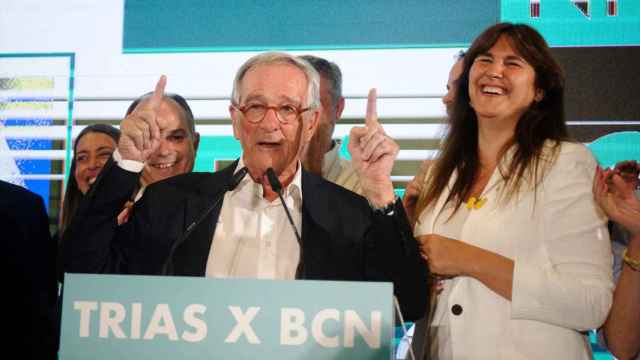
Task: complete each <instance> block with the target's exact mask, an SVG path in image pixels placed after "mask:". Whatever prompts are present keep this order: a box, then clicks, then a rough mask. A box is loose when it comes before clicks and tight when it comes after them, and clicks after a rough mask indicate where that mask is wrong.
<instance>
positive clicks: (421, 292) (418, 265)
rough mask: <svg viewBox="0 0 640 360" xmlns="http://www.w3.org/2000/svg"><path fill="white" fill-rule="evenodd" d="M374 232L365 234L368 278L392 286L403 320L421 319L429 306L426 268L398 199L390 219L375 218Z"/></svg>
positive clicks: (383, 217)
mask: <svg viewBox="0 0 640 360" xmlns="http://www.w3.org/2000/svg"><path fill="white" fill-rule="evenodd" d="M372 216H373V224H374V225H373V229H372V231H371V232H370V233H369V234H368V237H369V238H368V239H367V244H369V246H370V247H371V248H370V249H368V250H369V251H368V258H367V261H366V264H367V272H368V276H367V277H368V278H370V279H372V280H379V281H391V282H393V293H394V295H395V296H396V298H397V300H398V303H399V305H400V310H401V311H402V315H403V317H404V319H405V320H407V321H413V320H417V319H420V318H422V317H423V316H424V314H425V312H426V310H427V304H429V291H428V289H429V285H428V279H429V277H428V273H429V270H428V268H427V264H426V263H425V261H424V259H423V258H422V256H420V251H419V249H418V243H417V241H416V240H415V238H414V237H413V233H412V231H411V226H410V225H409V222H408V220H407V216H406V214H405V212H404V207H403V206H402V201H401V200H400V199H399V198H398V199H396V203H395V210H394V213H393V215H390V216H385V215H379V214H374V215H372Z"/></svg>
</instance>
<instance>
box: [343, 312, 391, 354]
mask: <svg viewBox="0 0 640 360" xmlns="http://www.w3.org/2000/svg"><path fill="white" fill-rule="evenodd" d="M381 325H382V313H381V312H380V311H372V312H371V330H369V329H368V328H367V326H366V325H365V324H364V321H362V319H361V318H360V316H358V313H356V312H355V311H353V310H347V311H345V312H344V346H345V347H353V339H354V337H355V330H356V329H357V330H358V333H359V334H360V335H361V336H362V338H363V339H364V341H365V342H366V343H367V345H369V347H370V348H372V349H378V348H380V335H381V334H380V329H381Z"/></svg>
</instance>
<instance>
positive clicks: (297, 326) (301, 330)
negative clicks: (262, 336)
mask: <svg viewBox="0 0 640 360" xmlns="http://www.w3.org/2000/svg"><path fill="white" fill-rule="evenodd" d="M307 336H308V332H307V329H305V327H304V311H302V310H301V309H298V308H282V310H281V311H280V344H281V345H301V344H304V343H305V342H306V341H307Z"/></svg>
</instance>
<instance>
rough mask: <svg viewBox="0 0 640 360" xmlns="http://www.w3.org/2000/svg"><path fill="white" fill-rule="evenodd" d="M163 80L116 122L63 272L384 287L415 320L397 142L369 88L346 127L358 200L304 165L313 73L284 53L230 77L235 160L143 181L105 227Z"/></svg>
mask: <svg viewBox="0 0 640 360" xmlns="http://www.w3.org/2000/svg"><path fill="white" fill-rule="evenodd" d="M165 83H166V78H165V77H162V78H161V79H160V81H159V82H158V85H157V86H156V91H155V94H154V95H153V97H152V99H151V100H150V101H148V102H147V107H146V108H145V109H143V110H144V111H140V112H139V114H140V116H138V117H137V118H131V119H130V118H127V119H125V120H124V121H123V123H122V125H121V130H122V137H121V141H120V143H119V146H118V149H117V153H116V155H115V156H114V158H116V159H118V161H117V162H113V164H112V165H111V166H107V167H105V169H104V170H103V172H102V174H101V175H100V177H101V178H99V179H98V181H97V182H96V189H95V191H93V192H92V194H90V195H89V196H87V200H86V201H85V202H84V203H83V206H84V211H79V212H80V213H81V214H84V215H83V216H84V219H83V221H82V224H83V226H82V228H81V229H78V231H77V233H75V234H73V235H72V238H73V239H74V240H75V241H74V246H73V247H72V248H71V249H72V253H71V254H68V255H69V256H72V257H73V258H75V259H77V261H74V262H73V264H74V266H73V267H72V268H68V269H66V270H67V271H68V272H93V273H126V274H175V275H190V276H209V277H224V278H227V277H243V278H247V277H248V278H261V279H322V280H356V281H390V282H393V283H394V293H395V295H396V296H397V298H398V300H399V303H400V307H401V310H402V312H403V315H404V316H405V317H406V318H408V319H416V318H419V317H421V316H422V315H423V313H424V310H425V309H426V304H427V300H428V294H427V289H426V286H424V284H425V283H426V281H427V280H426V279H427V268H426V265H425V263H424V261H423V260H422V258H421V257H420V255H419V251H418V247H417V243H416V241H415V239H414V238H413V236H412V234H411V229H410V226H409V224H408V222H407V219H406V216H405V214H404V210H403V208H402V204H401V202H400V201H399V199H397V197H396V196H395V195H394V192H393V186H392V183H391V180H390V173H391V168H392V166H393V162H394V160H395V157H396V155H397V152H398V146H397V144H396V143H395V142H394V141H393V140H392V139H391V138H389V137H388V136H386V134H385V133H384V130H383V128H382V126H381V125H380V124H379V123H378V121H377V117H376V111H375V91H372V92H371V94H370V98H369V104H368V108H367V123H366V126H364V127H355V128H354V129H353V130H352V132H351V139H352V140H351V142H350V143H351V144H350V151H351V153H352V158H353V162H354V167H355V168H356V169H357V170H358V172H359V175H360V176H361V178H362V187H363V194H364V195H365V197H366V198H364V197H361V196H359V195H356V194H355V193H352V192H350V191H348V190H346V189H344V188H342V187H340V186H338V185H335V184H333V183H330V182H328V181H326V180H324V179H322V178H321V177H318V176H316V175H313V174H311V173H308V172H306V171H305V170H304V169H303V168H302V165H301V163H300V154H301V152H302V149H303V147H304V145H305V144H306V143H307V142H308V141H309V139H310V138H311V137H312V136H313V133H314V131H315V129H316V127H317V124H318V118H319V115H320V114H319V103H320V100H319V76H318V73H317V72H316V71H315V70H314V69H313V67H312V66H311V65H309V64H308V63H307V62H306V61H305V60H302V59H300V58H297V57H293V56H290V55H287V54H282V53H264V54H260V55H257V56H255V57H253V58H251V59H249V60H248V61H247V62H246V63H245V64H244V65H242V67H241V68H240V69H239V70H238V73H237V74H236V78H235V81H234V86H233V94H232V99H231V105H230V107H229V111H230V114H231V119H232V122H233V131H234V135H235V137H236V138H237V139H238V140H239V141H240V143H241V145H242V150H243V153H242V157H241V158H240V159H238V161H236V162H234V163H233V164H232V165H230V166H229V167H227V168H225V169H223V170H220V171H218V172H215V173H212V174H211V173H192V174H186V175H181V176H177V177H173V178H171V179H169V180H166V181H163V182H159V183H156V184H154V185H152V186H150V187H149V188H148V189H147V191H146V193H145V196H144V197H143V198H142V200H141V201H140V202H138V203H136V204H135V207H134V210H133V211H134V213H135V216H134V217H133V220H132V221H130V222H129V223H127V224H126V226H125V227H123V228H122V229H118V231H117V232H115V229H114V226H113V219H108V218H106V217H103V216H101V214H107V213H109V211H104V210H105V209H108V208H109V206H112V204H119V203H121V202H119V200H118V199H120V198H125V197H126V196H127V189H128V188H131V187H133V186H134V185H135V183H136V181H137V179H138V177H139V176H140V174H139V173H138V172H135V171H128V170H127V169H128V168H130V170H131V168H136V167H137V168H139V165H138V166H132V165H136V164H137V163H138V164H139V163H141V162H144V161H145V160H146V159H147V156H148V154H149V153H151V152H152V151H153V149H154V147H155V146H157V136H158V128H157V124H156V123H155V105H156V104H155V100H154V99H155V98H158V99H159V98H161V96H162V93H163V92H164V86H165ZM245 172H246V176H245ZM231 183H233V184H231ZM283 205H284V208H283ZM285 210H286V211H285Z"/></svg>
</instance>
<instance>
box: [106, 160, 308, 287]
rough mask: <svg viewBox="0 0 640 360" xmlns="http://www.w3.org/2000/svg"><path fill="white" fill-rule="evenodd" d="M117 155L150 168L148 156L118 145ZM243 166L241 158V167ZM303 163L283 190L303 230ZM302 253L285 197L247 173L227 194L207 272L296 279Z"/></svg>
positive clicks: (124, 163) (135, 167) (126, 165)
mask: <svg viewBox="0 0 640 360" xmlns="http://www.w3.org/2000/svg"><path fill="white" fill-rule="evenodd" d="M113 158H114V161H116V163H117V164H118V166H120V167H121V168H123V169H124V170H127V171H131V172H141V171H142V169H143V168H144V163H142V162H139V161H135V160H123V159H122V156H121V155H120V153H119V152H118V150H117V149H116V150H115V151H114V153H113ZM243 167H244V162H243V160H242V158H240V161H239V163H238V166H237V167H236V171H238V170H239V169H242V168H243ZM301 168H302V167H301V165H300V163H298V170H297V171H296V174H295V175H294V177H293V181H292V182H291V183H290V184H289V185H288V186H287V187H286V188H284V189H283V190H282V197H283V198H284V201H285V204H286V205H287V207H288V208H289V212H290V213H291V217H292V219H293V223H294V224H295V226H296V229H298V233H301V229H302V227H301V226H302V171H301ZM139 195H141V194H139ZM137 200H138V199H136V201H137ZM299 259H300V244H298V240H297V239H296V236H295V234H294V232H293V229H292V228H291V225H290V224H289V220H288V219H287V214H286V213H285V211H284V209H283V208H282V203H281V202H280V198H277V199H276V200H274V201H273V202H268V201H267V200H265V199H264V198H263V189H262V186H261V185H260V184H257V183H255V182H253V180H252V179H251V177H250V176H245V177H244V179H242V181H241V182H240V183H239V184H238V186H237V187H236V188H235V189H234V190H233V191H229V192H227V193H226V194H225V196H224V201H223V203H222V209H221V210H220V216H219V217H218V224H217V225H216V231H215V234H214V235H213V243H212V244H211V249H210V251H209V257H208V258H207V268H206V272H205V274H206V276H207V277H218V278H226V277H242V278H258V279H281V280H282V279H295V274H296V268H297V266H298V261H299Z"/></svg>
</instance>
